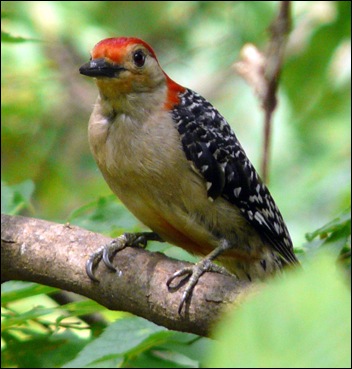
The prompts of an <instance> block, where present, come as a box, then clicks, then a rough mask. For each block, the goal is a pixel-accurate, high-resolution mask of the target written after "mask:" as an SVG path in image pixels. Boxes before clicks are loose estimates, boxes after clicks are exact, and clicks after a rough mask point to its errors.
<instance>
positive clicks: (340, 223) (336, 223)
mask: <svg viewBox="0 0 352 369" xmlns="http://www.w3.org/2000/svg"><path fill="white" fill-rule="evenodd" d="M340 230H346V231H349V233H350V234H351V208H348V209H346V210H345V211H344V212H343V213H342V214H341V215H340V216H339V217H337V218H335V219H334V220H332V221H331V222H329V223H327V224H325V225H324V226H323V227H321V228H319V229H317V230H316V231H315V232H312V233H307V234H306V238H307V240H308V241H312V240H313V239H314V238H315V237H318V236H320V237H321V238H326V237H327V235H328V234H330V233H333V232H337V231H340Z"/></svg>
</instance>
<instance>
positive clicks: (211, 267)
mask: <svg viewBox="0 0 352 369" xmlns="http://www.w3.org/2000/svg"><path fill="white" fill-rule="evenodd" d="M206 272H214V273H220V274H224V275H229V276H232V274H231V273H229V272H228V271H227V270H226V269H225V268H224V267H222V266H219V265H217V264H214V263H213V262H212V261H211V260H209V259H207V258H205V259H203V260H201V261H199V262H198V263H196V264H194V265H193V266H191V267H187V268H183V269H180V270H178V271H177V272H176V273H174V274H173V275H172V276H171V277H170V278H169V279H168V280H167V281H166V286H167V287H168V288H169V290H172V291H175V290H178V289H179V288H180V287H182V286H183V285H184V284H185V283H187V284H186V287H185V290H184V291H183V294H182V297H181V302H180V305H179V307H178V314H179V315H181V313H182V309H183V306H184V305H185V303H186V302H188V301H189V299H190V297H191V296H192V292H193V290H194V287H195V286H196V284H197V283H198V281H199V278H200V277H201V276H202V275H203V274H204V273H206ZM182 276H185V277H184V278H182V279H181V280H180V281H179V282H178V283H177V284H176V285H175V286H173V285H172V284H173V281H174V280H175V279H177V278H179V277H182ZM187 279H188V281H187Z"/></svg>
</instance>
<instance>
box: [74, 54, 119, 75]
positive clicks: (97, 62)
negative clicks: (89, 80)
mask: <svg viewBox="0 0 352 369" xmlns="http://www.w3.org/2000/svg"><path fill="white" fill-rule="evenodd" d="M123 70H125V68H122V67H121V66H119V65H114V64H112V63H110V62H108V61H107V60H106V59H104V58H99V59H93V60H91V61H89V62H88V63H86V64H83V65H82V66H81V68H79V72H80V73H81V74H84V75H85V76H88V77H110V78H112V77H117V76H118V74H119V73H121V72H122V71H123Z"/></svg>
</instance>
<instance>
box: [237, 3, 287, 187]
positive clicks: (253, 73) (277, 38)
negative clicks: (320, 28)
mask: <svg viewBox="0 0 352 369" xmlns="http://www.w3.org/2000/svg"><path fill="white" fill-rule="evenodd" d="M290 5H291V4H290V1H281V3H280V9H279V13H278V15H277V17H276V18H275V20H274V21H273V23H272V24H271V25H270V27H269V32H270V40H269V44H268V48H267V51H266V53H265V54H264V53H261V52H260V51H259V50H258V49H257V48H256V47H255V46H254V45H250V44H247V45H245V46H244V47H243V49H242V51H241V58H242V60H241V61H239V62H236V63H235V65H234V67H235V69H236V71H237V72H238V73H239V74H240V75H241V76H242V77H243V78H244V79H245V80H246V81H247V82H248V83H249V84H250V85H251V86H252V87H253V88H254V90H255V93H256V94H257V95H258V98H259V100H260V102H261V106H262V108H263V110H264V147H263V159H262V165H261V174H262V178H263V180H264V182H268V177H269V176H268V172H269V169H268V168H269V158H270V140H271V131H272V129H271V128H272V117H273V112H274V110H275V108H276V106H277V97H276V94H277V88H278V83H279V79H280V74H281V70H282V63H283V58H284V52H285V47H286V43H287V38H288V34H289V31H290V28H291V11H290Z"/></svg>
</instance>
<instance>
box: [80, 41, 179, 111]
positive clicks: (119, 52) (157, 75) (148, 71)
mask: <svg viewBox="0 0 352 369" xmlns="http://www.w3.org/2000/svg"><path fill="white" fill-rule="evenodd" d="M79 72H80V73H81V74H84V75H86V76H88V77H94V78H96V83H97V85H98V88H99V91H100V95H101V96H102V97H103V98H105V99H107V100H110V101H117V100H121V98H123V96H133V99H135V98H136V95H137V94H138V93H147V94H148V93H151V94H153V93H154V92H156V91H158V92H160V91H161V90H163V89H164V90H165V100H164V104H165V107H167V108H171V107H172V106H173V105H175V104H176V103H177V102H178V93H179V92H182V91H183V90H184V88H183V87H181V86H179V85H178V84H177V83H175V82H174V81H172V80H171V79H170V78H169V77H168V76H167V74H166V73H165V72H164V71H163V69H162V68H161V67H160V65H159V62H158V59H157V57H156V55H155V53H154V50H153V49H152V47H151V46H150V45H148V44H147V43H146V42H145V41H143V40H140V39H138V38H135V37H116V38H107V39H104V40H102V41H100V42H99V43H97V44H96V45H95V46H94V48H93V50H92V52H91V59H90V61H89V62H88V63H86V64H84V65H82V66H81V67H80V69H79Z"/></svg>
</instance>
